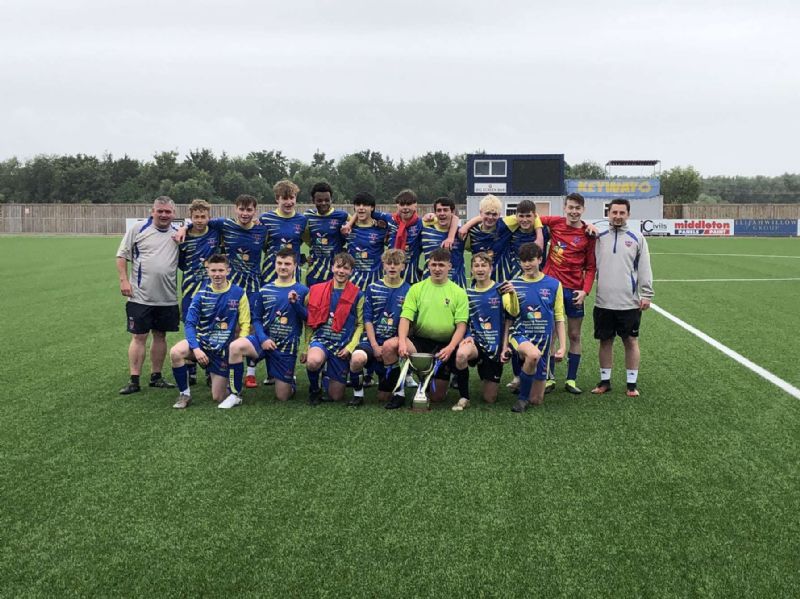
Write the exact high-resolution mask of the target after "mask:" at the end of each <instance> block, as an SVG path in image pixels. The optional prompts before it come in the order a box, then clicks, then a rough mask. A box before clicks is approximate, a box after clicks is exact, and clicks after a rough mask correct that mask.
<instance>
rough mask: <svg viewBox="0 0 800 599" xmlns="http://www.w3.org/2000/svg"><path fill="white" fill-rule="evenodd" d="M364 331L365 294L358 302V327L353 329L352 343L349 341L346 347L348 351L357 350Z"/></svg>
mask: <svg viewBox="0 0 800 599" xmlns="http://www.w3.org/2000/svg"><path fill="white" fill-rule="evenodd" d="M363 332H364V296H363V295H362V296H361V299H360V300H358V303H357V304H356V328H355V330H354V331H353V336H352V337H351V339H350V343H348V344H347V345H346V346H345V347H346V348H347V351H349V352H350V353H351V354H352V353H353V352H354V351H355V349H356V347H358V342H359V341H360V340H361V333H363Z"/></svg>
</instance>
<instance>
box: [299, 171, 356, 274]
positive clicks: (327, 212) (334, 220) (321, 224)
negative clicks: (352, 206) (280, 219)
mask: <svg viewBox="0 0 800 599" xmlns="http://www.w3.org/2000/svg"><path fill="white" fill-rule="evenodd" d="M311 201H312V202H313V203H314V207H313V208H309V209H308V210H306V212H305V217H306V220H307V225H306V230H305V234H304V236H303V241H305V242H306V243H307V244H308V247H309V253H308V270H307V271H306V286H307V287H311V286H312V285H315V284H317V283H324V282H325V281H330V280H331V277H332V276H333V272H332V271H331V266H332V262H333V257H334V256H335V255H336V254H338V253H339V252H341V251H342V250H343V248H344V242H345V237H344V235H343V234H342V232H341V228H342V226H343V225H344V224H345V223H346V222H347V218H348V216H347V212H345V211H344V210H336V209H335V208H334V207H333V205H332V201H333V189H332V188H331V186H330V185H328V184H327V183H325V182H320V183H316V184H315V185H314V187H312V188H311Z"/></svg>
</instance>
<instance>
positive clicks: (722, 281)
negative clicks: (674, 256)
mask: <svg viewBox="0 0 800 599" xmlns="http://www.w3.org/2000/svg"><path fill="white" fill-rule="evenodd" d="M750 281H800V277H794V278H786V279H655V280H654V281H653V282H654V283H731V282H736V283H747V282H750Z"/></svg>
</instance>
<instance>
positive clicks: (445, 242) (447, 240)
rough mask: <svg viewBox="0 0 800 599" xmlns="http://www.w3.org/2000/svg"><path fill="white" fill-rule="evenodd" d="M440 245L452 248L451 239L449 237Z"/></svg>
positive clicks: (447, 248)
mask: <svg viewBox="0 0 800 599" xmlns="http://www.w3.org/2000/svg"><path fill="white" fill-rule="evenodd" d="M442 247H443V248H444V249H446V250H450V249H452V248H453V240H452V239H450V238H449V237H448V238H447V239H445V240H444V241H443V242H442Z"/></svg>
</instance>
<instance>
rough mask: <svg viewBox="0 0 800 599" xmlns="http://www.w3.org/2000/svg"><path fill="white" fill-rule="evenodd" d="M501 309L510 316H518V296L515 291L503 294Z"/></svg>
mask: <svg viewBox="0 0 800 599" xmlns="http://www.w3.org/2000/svg"><path fill="white" fill-rule="evenodd" d="M503 309H504V310H505V311H506V312H508V313H509V314H511V316H519V296H518V295H517V294H516V292H515V293H504V294H503Z"/></svg>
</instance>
